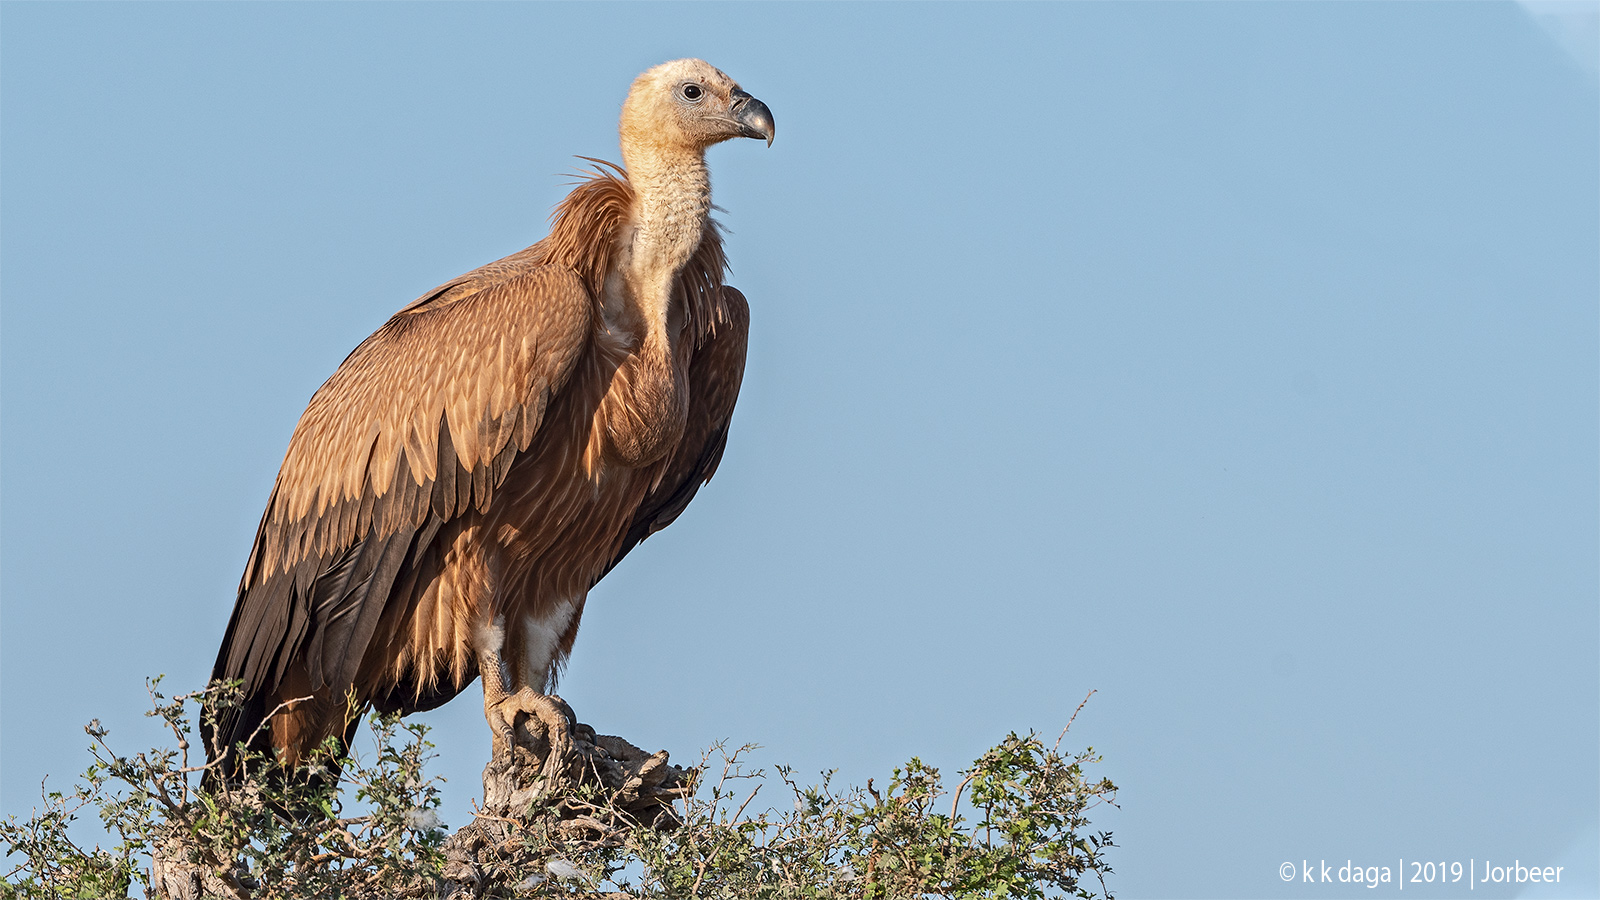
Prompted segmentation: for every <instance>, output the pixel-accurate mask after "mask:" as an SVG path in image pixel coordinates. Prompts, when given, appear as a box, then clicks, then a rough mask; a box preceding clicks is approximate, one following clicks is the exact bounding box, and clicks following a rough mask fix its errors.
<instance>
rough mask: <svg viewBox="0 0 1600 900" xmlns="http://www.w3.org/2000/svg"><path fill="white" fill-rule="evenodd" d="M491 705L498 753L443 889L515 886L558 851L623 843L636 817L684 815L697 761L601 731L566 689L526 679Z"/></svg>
mask: <svg viewBox="0 0 1600 900" xmlns="http://www.w3.org/2000/svg"><path fill="white" fill-rule="evenodd" d="M486 711H487V712H488V717H489V722H490V725H491V726H492V727H493V728H494V730H495V754H494V758H493V759H491V760H489V765H488V766H486V767H485V768H484V770H483V805H482V807H481V808H480V810H479V814H478V815H477V816H476V817H475V818H474V820H473V821H472V822H470V823H468V824H467V825H465V826H463V827H462V828H461V829H460V830H459V831H457V832H456V833H455V834H453V835H451V836H450V838H449V839H448V840H446V841H445V844H444V847H443V848H442V849H443V851H444V854H445V868H444V884H443V886H442V888H443V889H442V890H441V891H440V894H441V896H443V897H446V898H450V900H468V898H473V900H479V898H484V897H487V896H500V895H502V894H510V893H514V886H516V885H518V884H521V883H522V882H524V881H525V880H526V879H527V878H528V876H529V874H530V873H534V874H542V873H543V872H544V871H545V863H546V861H547V860H549V859H550V858H552V857H564V858H570V857H571V855H572V854H574V853H578V854H581V853H583V852H587V851H589V850H594V849H599V848H605V847H616V846H620V845H621V843H622V842H623V841H625V840H626V839H627V835H628V833H629V832H630V830H631V829H633V828H636V827H640V826H643V827H646V828H653V829H657V830H662V831H666V830H670V829H673V828H676V827H677V826H678V824H679V823H680V819H679V816H678V812H677V810H676V809H674V808H673V802H674V801H676V800H680V799H683V798H685V797H688V796H690V795H691V794H693V793H694V785H695V780H696V777H697V776H698V775H699V770H698V769H685V768H682V767H681V766H674V765H672V764H670V763H668V762H667V752H666V751H665V750H661V751H657V752H655V753H647V752H645V751H644V750H641V749H640V748H638V747H636V746H634V745H633V744H632V743H630V742H628V741H626V740H623V739H622V738H620V737H614V736H612V735H606V734H595V731H594V729H593V728H590V727H589V726H588V725H584V724H582V723H580V722H578V721H577V719H576V717H575V716H574V714H573V712H572V708H571V707H569V706H567V704H566V703H565V702H563V701H562V700H561V698H560V697H547V696H544V695H542V694H538V693H536V692H534V691H531V690H526V689H525V690H523V691H520V692H518V693H516V694H512V695H509V696H505V697H502V698H501V699H500V700H499V701H496V702H493V703H489V704H487V706H486ZM502 734H509V737H505V738H502V736H501V735H502ZM502 748H504V749H502Z"/></svg>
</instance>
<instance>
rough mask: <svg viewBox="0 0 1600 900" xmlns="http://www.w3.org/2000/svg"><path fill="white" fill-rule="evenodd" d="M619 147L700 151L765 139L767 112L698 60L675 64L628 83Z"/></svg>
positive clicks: (769, 115) (768, 137)
mask: <svg viewBox="0 0 1600 900" xmlns="http://www.w3.org/2000/svg"><path fill="white" fill-rule="evenodd" d="M621 132H622V144H623V147H624V148H625V149H626V148H627V147H628V146H629V145H630V144H631V145H634V146H648V147H651V148H652V149H654V150H657V151H663V150H664V151H668V152H670V151H673V150H680V151H683V150H687V151H690V152H694V153H700V152H703V151H704V150H705V149H706V148H707V147H709V146H711V145H712V144H716V143H720V142H722V141H725V140H728V139H729V138H736V137H748V138H765V139H766V142H767V145H768V146H771V145H772V137H773V133H774V127H773V123H772V111H771V110H769V109H767V105H766V104H765V103H762V102H761V101H760V100H757V99H756V98H754V97H752V96H750V95H749V94H747V93H745V92H744V90H743V89H741V88H740V87H739V84H738V82H736V81H734V80H733V79H732V78H729V77H728V76H727V75H725V74H723V73H722V70H720V69H718V68H717V67H716V66H713V65H711V64H710V63H708V62H706V61H705V60H703V59H675V60H673V61H672V62H666V63H662V64H661V65H659V66H656V67H655V68H653V69H651V70H649V71H648V72H645V73H644V74H643V75H640V76H639V77H638V78H636V79H634V82H633V88H632V90H630V91H628V99H627V101H626V102H625V103H623V104H622V126H621Z"/></svg>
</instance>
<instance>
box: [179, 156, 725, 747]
mask: <svg viewBox="0 0 1600 900" xmlns="http://www.w3.org/2000/svg"><path fill="white" fill-rule="evenodd" d="M607 165H609V164H607ZM612 168H613V169H615V167H612ZM615 171H616V172H617V174H616V175H613V174H611V173H608V172H603V171H597V172H596V175H595V177H593V178H590V179H589V180H587V181H585V182H583V183H582V184H580V185H578V186H577V187H576V188H575V189H574V190H573V191H572V192H571V193H570V194H569V195H568V197H567V198H566V200H565V201H563V203H562V204H561V205H560V206H559V207H557V209H556V211H555V212H554V214H553V215H552V223H551V233H550V236H549V237H547V238H546V239H545V240H543V241H541V242H539V243H538V244H535V245H534V246H532V247H529V248H528V249H526V250H523V251H521V252H519V253H516V254H513V255H512V256H509V257H506V258H504V259H502V260H498V261H496V262H493V263H490V264H488V265H486V266H483V267H482V268H480V269H477V270H475V271H474V272H470V273H468V274H467V275H464V276H462V277H460V278H458V279H455V280H453V281H451V282H448V283H447V284H445V285H442V286H441V287H440V288H438V289H435V290H434V291H431V292H429V293H428V294H426V295H424V296H423V297H422V298H420V299H419V300H418V301H416V302H415V303H413V304H411V305H410V306H408V307H406V308H405V309H403V310H402V311H401V312H399V313H397V314H396V315H395V316H394V317H393V318H391V319H390V320H389V321H388V322H387V323H386V324H385V325H384V326H383V327H382V328H380V329H379V330H378V331H377V332H376V333H374V334H373V335H372V336H371V337H369V338H368V339H367V340H366V341H363V342H362V344H361V345H360V346H358V347H357V348H356V349H355V350H354V351H353V352H352V353H351V354H350V356H349V357H348V358H346V360H345V361H344V363H343V364H342V365H341V366H340V367H339V370H338V371H337V372H335V373H334V375H333V377H331V378H329V379H328V381H327V383H325V384H324V385H323V386H322V388H320V389H319V390H318V391H317V393H316V394H315V395H314V396H313V398H312V400H311V403H310V405H309V406H308V408H307V410H306V412H305V414H304V415H303V416H302V417H301V420H300V423H299V424H298V425H297V426H296V429H295V433H294V435H293V437H292V438H291V440H290V445H289V450H288V452H287V454H286V456H285V460H284V464H283V467H282V469H281V471H280V472H279V475H278V480H277V483H276V485H275V486H274V488H273V493H272V497H271V499H270V500H269V501H268V505H267V510H266V513H265V515H264V516H263V518H262V522H261V527H260V529H259V530H258V533H257V536H256V541H255V543H254V545H253V547H252V552H251V557H250V561H249V563H248V565H247V567H246V570H245V574H244V577H243V579H242V580H241V583H240V586H239V595H238V600H237V602H236V604H235V607H234V611H233V616H232V619H231V621H230V622H229V625H228V631H227V634H226V636H225V638H224V640H223V644H222V648H221V651H220V653H219V654H218V658H217V664H216V667H215V670H214V673H213V677H214V678H218V679H240V680H242V681H243V683H244V689H245V693H246V703H245V705H244V707H243V708H241V709H240V710H238V711H237V713H236V715H234V716H233V717H231V721H224V722H221V723H219V724H220V726H221V727H220V728H219V730H218V733H217V734H216V738H218V739H220V741H216V740H208V746H210V747H213V748H215V747H219V746H229V745H231V744H232V743H233V742H234V741H237V740H241V739H244V738H246V737H248V736H249V735H250V734H251V733H252V732H253V731H254V730H255V728H256V726H257V724H258V723H259V722H260V721H261V719H262V717H263V716H264V715H265V714H266V713H267V712H269V711H270V710H266V709H265V708H264V702H265V698H266V696H267V695H268V694H270V693H271V692H272V691H275V690H276V689H277V686H278V684H279V683H280V682H282V681H283V679H284V678H285V677H286V675H287V674H288V672H289V671H290V670H291V668H293V667H294V666H296V665H303V666H304V667H305V674H306V676H307V678H308V679H309V681H310V687H311V688H312V690H318V691H320V690H322V689H324V688H332V689H333V690H334V692H336V693H337V692H342V691H343V690H344V689H346V688H347V687H348V686H350V685H351V684H352V683H353V682H354V680H355V678H356V675H357V670H358V668H359V667H360V665H361V664H362V660H363V657H364V656H365V654H366V652H367V649H368V645H369V643H370V642H371V641H372V640H373V636H374V633H375V629H376V628H377V626H378V622H379V619H380V618H381V617H382V614H383V612H384V610H385V608H386V607H387V606H388V605H389V604H390V603H392V602H396V601H397V600H398V601H401V602H404V598H405V595H409V594H415V593H417V591H416V590H414V589H413V588H415V587H416V585H417V584H418V582H419V581H422V580H425V579H426V578H429V577H431V575H429V574H428V572H429V571H431V570H429V569H428V565H429V563H428V562H427V561H426V559H427V555H428V554H429V553H430V552H437V551H433V550H432V543H433V540H434V537H435V535H436V534H437V533H438V531H439V529H440V527H441V526H442V525H443V524H444V523H445V522H447V521H449V520H451V519H453V518H455V517H456V516H458V515H460V514H462V513H464V512H466V511H467V510H468V509H477V510H479V511H483V510H485V509H487V508H488V506H489V504H490V503H491V502H492V501H493V498H494V493H495V490H496V488H498V487H499V486H500V485H501V483H502V482H503V481H504V480H505V478H506V477H507V474H508V472H509V471H510V470H511V467H512V463H513V462H514V460H515V459H516V458H517V456H518V454H519V453H522V452H523V451H526V450H527V449H528V448H529V446H530V445H531V444H532V443H533V439H534V435H535V433H536V432H537V430H538V428H539V424H540V421H541V420H542V417H543V415H544V412H545V409H546V407H547V406H548V405H549V403H550V401H551V398H552V397H553V396H554V395H555V394H556V393H557V392H558V391H560V390H561V389H562V388H563V386H564V384H565V381H566V379H567V378H568V376H569V375H570V373H571V372H572V371H573V369H574V367H575V365H576V363H577V361H578V359H579V358H580V357H581V356H582V354H583V353H584V352H586V351H587V350H588V348H589V347H590V344H591V341H592V339H593V334H594V331H595V327H596V322H597V321H598V313H599V311H598V306H597V303H598V301H597V298H598V296H599V294H600V291H601V289H602V287H603V285H604V282H605V278H606V273H607V271H608V269H609V266H610V261H611V255H612V252H613V248H614V246H615V243H616V236H617V234H618V231H619V229H620V228H622V227H623V225H624V224H625V222H626V221H627V217H628V211H629V209H630V206H631V203H632V199H633V194H632V190H631V188H630V187H629V186H628V184H627V182H626V181H625V180H623V178H621V177H618V176H619V175H620V174H621V173H620V170H615ZM724 269H725V261H724V258H723V255H722V247H721V240H720V237H719V236H718V235H717V234H716V231H715V228H714V227H713V228H708V229H707V234H706V237H705V240H704V241H703V242H702V244H701V247H700V249H699V250H698V251H697V252H696V254H695V257H694V259H693V260H692V261H691V263H690V265H689V266H688V267H687V269H686V270H685V272H684V273H683V274H682V276H681V280H680V284H681V287H682V290H683V291H684V295H685V299H686V300H687V307H688V313H689V315H688V322H687V327H688V328H690V329H691V331H692V333H693V334H694V337H695V341H694V343H695V344H696V345H699V344H703V343H708V342H709V344H711V345H715V344H717V343H719V342H718V341H717V340H716V338H717V337H718V336H719V335H718V334H717V333H718V332H719V331H726V332H728V335H727V336H728V337H730V338H731V337H732V336H733V335H732V332H733V331H737V332H738V340H737V344H738V351H739V352H738V360H737V367H738V369H741V370H742V366H743V344H744V340H743V337H744V330H745V327H746V324H745V323H746V317H747V315H748V313H747V310H746V308H745V306H744V303H743V298H742V297H740V298H738V302H737V310H736V311H734V312H733V313H730V311H729V308H728V305H727V304H725V303H723V302H721V301H722V294H721V291H722V275H723V272H724ZM734 293H735V294H736V292H734ZM730 316H731V318H730ZM708 355H713V356H714V355H717V354H715V353H712V354H708ZM698 368H700V367H699V366H698V365H697V366H695V367H694V368H693V369H692V372H693V371H695V370H696V369H698ZM693 377H694V376H693V375H692V376H691V379H692V380H693ZM737 382H738V376H737V374H735V375H734V379H733V384H732V392H733V393H734V394H736V393H737V390H738V383H737ZM717 393H719V394H721V393H723V392H721V391H718V392H717ZM722 405H723V402H722V399H721V398H720V397H719V399H718V400H717V401H716V403H715V404H713V405H712V406H705V407H704V408H703V409H702V410H701V415H702V417H705V416H709V417H710V420H709V421H707V422H705V423H702V425H701V426H699V431H698V442H697V441H694V440H686V441H685V444H692V443H697V446H692V447H691V446H682V447H680V448H679V450H678V458H675V461H674V463H673V464H672V466H671V467H670V469H669V472H668V473H667V477H666V478H665V479H664V480H665V481H669V482H672V483H671V484H667V483H663V484H661V485H660V486H658V488H657V490H656V491H655V492H654V493H653V494H652V495H651V497H650V498H648V499H647V503H646V509H643V510H641V512H640V517H641V518H639V519H638V520H637V521H636V522H635V525H634V528H633V529H632V530H631V531H630V534H629V535H628V538H627V542H626V544H625V547H631V546H632V545H633V544H635V543H637V541H638V540H642V539H643V537H644V536H646V535H648V534H649V533H650V532H652V531H654V530H656V529H657V528H659V527H662V526H664V525H665V523H666V522H669V521H671V519H672V518H674V517H676V515H677V514H678V512H680V511H681V510H682V507H683V505H684V504H685V503H687V502H688V498H689V497H692V496H693V494H694V490H695V489H696V488H697V487H698V485H699V484H700V483H701V482H702V481H704V479H705V478H707V477H709V475H710V472H711V470H713V469H714V468H715V465H716V459H717V458H719V457H720V451H721V445H722V441H723V439H724V436H725V434H726V431H725V429H726V422H727V415H728V413H731V409H732V395H731V394H729V395H727V396H726V404H725V405H726V407H727V409H726V411H723V410H721V409H720V407H721V406H722ZM714 407H715V408H714ZM692 415H693V413H692ZM695 428H696V426H694V425H691V429H690V430H691V431H694V430H695ZM693 437H696V435H691V434H686V435H685V438H693ZM641 529H642V533H640V534H639V535H638V536H637V537H635V536H634V535H633V533H632V531H640V530H641ZM625 553H626V549H623V550H622V551H621V552H620V553H619V554H618V555H617V559H620V558H621V556H622V555H624V554H625ZM612 565H615V562H613V563H612ZM397 586H399V588H400V589H399V590H397ZM412 599H413V601H414V598H412ZM362 699H366V700H379V701H380V702H387V705H394V700H393V698H389V700H388V701H384V700H383V698H362ZM416 699H417V700H418V701H419V702H420V703H422V704H423V705H427V703H428V700H427V698H421V697H419V698H416ZM435 699H437V698H435ZM445 699H447V697H445ZM437 702H442V700H437Z"/></svg>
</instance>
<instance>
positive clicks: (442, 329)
mask: <svg viewBox="0 0 1600 900" xmlns="http://www.w3.org/2000/svg"><path fill="white" fill-rule="evenodd" d="M464 287H465V286H463V285H455V286H454V287H453V288H452V289H451V291H452V292H453V293H456V294H457V296H456V297H455V298H453V299H451V300H449V301H448V302H444V303H439V302H437V301H435V302H433V303H425V304H418V305H414V306H413V307H411V308H409V311H405V312H402V313H400V314H397V315H396V316H394V317H393V318H392V319H390V320H389V321H388V322H387V323H386V324H385V325H384V326H383V327H382V328H380V329H378V331H377V332H376V333H374V334H373V335H372V336H371V337H369V338H367V339H366V340H365V341H363V342H362V343H361V345H360V346H358V347H357V348H356V349H355V351H354V352H352V353H351V354H350V356H349V357H348V358H347V359H346V360H345V362H344V364H343V365H341V366H340V367H339V370H338V371H337V372H335V373H334V374H333V377H331V378H329V379H328V380H327V382H326V383H324V384H323V385H322V387H321V388H320V389H318V390H317V392H316V394H315V395H313V396H312V398H311V403H310V404H309V406H307V408H306V411H305V413H304V414H303V415H302V416H301V417H300V422H299V424H298V425H297V426H296V427H295V431H294V436H293V437H292V438H290V441H289V449H288V452H287V453H286V454H285V457H284V461H283V467H282V469H281V470H280V471H279V473H278V482H277V485H276V487H275V489H274V494H273V498H272V501H271V503H270V504H269V505H268V507H267V511H266V514H265V516H264V517H263V520H262V527H261V531H262V534H261V538H260V540H259V543H260V546H259V547H258V549H259V551H260V552H261V559H260V560H258V561H257V565H254V566H252V567H251V570H250V571H247V573H246V579H247V581H249V580H251V579H252V577H261V576H264V575H266V574H268V573H271V572H274V571H282V570H284V569H287V568H288V567H290V566H292V565H294V564H295V563H296V562H297V561H298V560H299V559H301V558H303V557H304V556H305V555H308V554H318V555H320V554H327V553H330V552H338V551H341V550H343V549H345V548H347V547H349V546H350V545H351V544H352V543H353V542H354V541H355V540H356V539H357V538H358V537H364V536H365V535H366V532H367V531H368V530H369V529H370V527H371V526H372V525H373V524H376V525H377V532H378V534H377V536H378V537H380V538H382V537H387V535H388V534H389V533H392V532H393V531H395V530H396V529H398V528H400V527H403V526H406V525H410V526H416V525H419V524H421V522H422V518H423V516H424V514H425V513H426V512H428V511H429V510H431V511H432V512H433V513H434V514H435V515H438V516H440V517H441V518H444V519H446V520H448V519H450V518H453V517H454V516H455V515H456V514H458V513H459V512H460V511H462V510H463V509H464V508H465V507H466V506H467V505H469V504H471V505H475V506H478V507H480V508H481V507H484V506H486V505H487V503H488V501H489V496H488V495H489V493H490V492H492V490H493V487H494V486H495V485H494V484H493V483H491V481H490V479H489V478H488V477H486V476H485V475H474V473H475V472H477V471H478V470H479V469H487V468H488V467H489V465H490V463H491V462H492V461H493V460H495V458H496V457H497V456H499V455H500V454H501V453H502V451H504V450H506V449H507V447H508V445H511V444H512V443H513V441H514V442H515V446H516V449H517V450H525V449H527V447H528V445H529V443H531V441H532V439H533V435H534V433H535V431H536V430H537V429H538V426H539V420H540V418H541V417H542V415H543V412H544V408H545V406H546V405H547V403H548V399H549V396H550V395H551V394H553V393H554V392H556V391H559V390H560V389H561V387H562V386H563V385H564V384H565V382H566V380H567V377H568V376H569V375H570V374H571V372H572V369H573V366H574V364H575V363H576V361H577V359H578V358H579V356H580V355H581V354H582V352H583V350H584V348H585V347H587V346H588V341H589V337H590V335H591V334H592V331H593V321H594V319H593V317H594V314H595V313H594V303H593V300H592V298H591V297H590V295H589V292H588V290H587V289H586V288H585V287H584V284H583V282H582V281H581V280H580V279H579V278H578V276H577V275H575V274H573V273H572V272H570V271H568V270H565V269H562V268H559V267H555V266H539V267H530V268H529V269H528V270H526V271H522V272H517V273H515V274H513V275H511V276H510V277H506V278H501V279H496V280H494V281H492V282H491V283H490V284H488V285H486V286H484V287H482V288H481V289H479V290H476V291H471V292H468V291H465V290H463V288H464ZM457 466H459V467H460V469H459V471H460V474H459V475H458V474H457V472H458V470H457ZM463 478H464V479H465V480H464V481H462V479H463ZM498 480H499V479H498V478H496V479H494V482H498ZM458 481H459V482H461V483H460V484H458ZM369 495H370V496H369Z"/></svg>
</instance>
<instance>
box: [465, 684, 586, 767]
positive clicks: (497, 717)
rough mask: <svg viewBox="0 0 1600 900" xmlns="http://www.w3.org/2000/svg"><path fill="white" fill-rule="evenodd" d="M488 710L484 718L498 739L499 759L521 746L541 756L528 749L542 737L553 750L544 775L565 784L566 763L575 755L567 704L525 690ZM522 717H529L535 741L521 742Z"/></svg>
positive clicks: (495, 749)
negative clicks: (519, 728)
mask: <svg viewBox="0 0 1600 900" xmlns="http://www.w3.org/2000/svg"><path fill="white" fill-rule="evenodd" d="M485 707H486V708H485V710H484V717H485V718H486V719H488V720H489V727H490V729H491V730H492V731H493V732H494V735H495V740H494V744H495V746H494V752H495V755H496V756H497V757H498V756H499V755H501V754H502V753H506V754H509V753H510V752H511V750H512V748H513V747H515V746H516V745H517V744H518V743H521V744H522V745H523V746H525V747H527V748H528V749H529V750H531V751H535V756H537V755H539V754H538V753H537V750H536V748H535V747H532V746H528V745H529V744H530V743H532V741H536V740H538V739H539V738H541V737H542V738H544V740H545V741H546V742H547V743H548V744H549V748H550V749H549V752H548V754H546V755H545V758H544V775H545V777H546V779H547V780H549V781H551V782H552V783H554V782H555V781H558V780H561V776H562V774H563V771H562V770H563V767H564V766H565V763H566V759H567V757H568V756H569V755H571V753H572V727H573V716H572V710H571V708H570V707H568V706H567V704H566V702H565V701H563V700H562V699H561V698H560V697H553V696H546V695H544V694H541V693H539V692H538V691H535V690H534V689H533V688H528V687H525V688H523V689H522V690H520V691H517V692H516V693H515V694H511V695H510V696H507V697H504V698H502V699H500V700H498V701H496V702H494V703H489V704H485ZM518 716H525V717H526V720H525V722H526V727H527V730H528V736H529V738H531V739H532V741H529V740H524V741H518V740H517V722H518Z"/></svg>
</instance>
